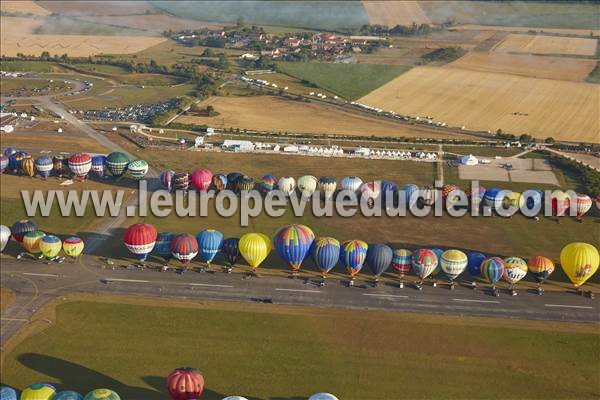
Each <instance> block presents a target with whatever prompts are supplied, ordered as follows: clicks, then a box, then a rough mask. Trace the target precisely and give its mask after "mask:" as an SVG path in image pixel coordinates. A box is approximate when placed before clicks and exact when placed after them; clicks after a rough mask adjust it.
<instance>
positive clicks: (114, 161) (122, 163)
mask: <svg viewBox="0 0 600 400" xmlns="http://www.w3.org/2000/svg"><path fill="white" fill-rule="evenodd" d="M128 164H129V157H127V154H125V153H121V152H119V151H115V152H112V153H110V154H109V155H108V157H106V169H107V170H108V172H110V174H111V175H112V176H114V177H115V178H120V177H122V176H123V174H124V173H125V171H126V170H127V165H128Z"/></svg>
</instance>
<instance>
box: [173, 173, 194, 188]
mask: <svg viewBox="0 0 600 400" xmlns="http://www.w3.org/2000/svg"><path fill="white" fill-rule="evenodd" d="M174 178H175V180H174V183H175V185H174V188H175V190H182V191H184V192H186V191H187V190H188V188H189V187H190V174H188V173H187V172H178V173H176V174H175V177H174Z"/></svg>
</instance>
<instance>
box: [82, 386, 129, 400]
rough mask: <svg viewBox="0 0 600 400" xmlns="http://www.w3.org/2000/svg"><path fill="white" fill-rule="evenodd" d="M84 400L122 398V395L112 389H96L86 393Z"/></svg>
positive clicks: (118, 399) (114, 399) (115, 399)
mask: <svg viewBox="0 0 600 400" xmlns="http://www.w3.org/2000/svg"><path fill="white" fill-rule="evenodd" d="M83 400H121V397H120V396H119V395H118V394H117V392H115V391H113V390H110V389H95V390H92V391H91V392H89V393H88V394H86V395H85V397H84V398H83Z"/></svg>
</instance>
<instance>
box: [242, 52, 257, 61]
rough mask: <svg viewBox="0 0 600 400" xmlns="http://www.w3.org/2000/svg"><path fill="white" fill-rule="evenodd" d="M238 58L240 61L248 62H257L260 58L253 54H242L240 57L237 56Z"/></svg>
mask: <svg viewBox="0 0 600 400" xmlns="http://www.w3.org/2000/svg"><path fill="white" fill-rule="evenodd" d="M239 58H240V59H241V60H249V61H256V60H258V59H259V58H260V57H259V56H255V55H254V54H250V53H244V54H242V55H241V56H239Z"/></svg>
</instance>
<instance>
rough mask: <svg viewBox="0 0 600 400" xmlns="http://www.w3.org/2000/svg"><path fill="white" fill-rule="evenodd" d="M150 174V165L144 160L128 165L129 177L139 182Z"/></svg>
mask: <svg viewBox="0 0 600 400" xmlns="http://www.w3.org/2000/svg"><path fill="white" fill-rule="evenodd" d="M147 173H148V163H147V162H146V161H144V160H133V161H131V162H129V164H127V175H128V176H129V177H130V178H131V179H135V180H136V181H139V180H141V179H144V177H145V176H146V174H147Z"/></svg>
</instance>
